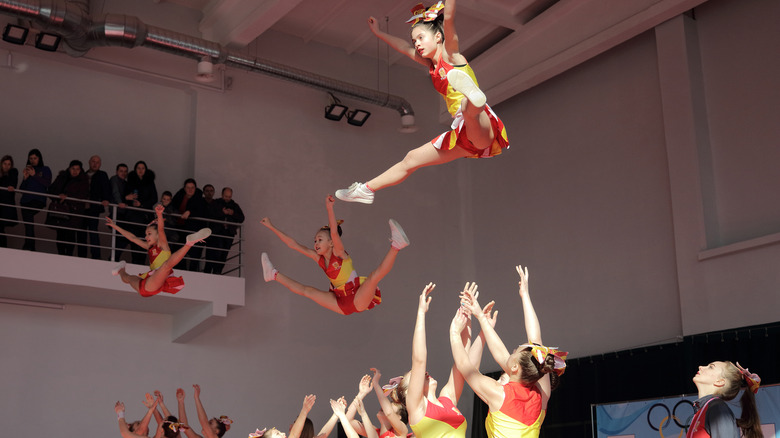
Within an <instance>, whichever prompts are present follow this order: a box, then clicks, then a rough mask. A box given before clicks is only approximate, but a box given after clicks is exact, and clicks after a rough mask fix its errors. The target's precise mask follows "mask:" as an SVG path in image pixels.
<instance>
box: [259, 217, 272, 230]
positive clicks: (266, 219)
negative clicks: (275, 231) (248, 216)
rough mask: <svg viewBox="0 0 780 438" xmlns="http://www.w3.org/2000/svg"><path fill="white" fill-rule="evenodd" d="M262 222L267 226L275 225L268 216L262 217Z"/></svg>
mask: <svg viewBox="0 0 780 438" xmlns="http://www.w3.org/2000/svg"><path fill="white" fill-rule="evenodd" d="M260 223H261V224H263V225H265V226H266V227H267V228H271V227H273V224H272V223H271V219H268V218H267V217H264V218H262V219H260Z"/></svg>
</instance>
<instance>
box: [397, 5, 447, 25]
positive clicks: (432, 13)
mask: <svg viewBox="0 0 780 438" xmlns="http://www.w3.org/2000/svg"><path fill="white" fill-rule="evenodd" d="M442 9H444V2H443V1H439V2H438V3H436V4H435V5H433V6H431V7H430V8H428V9H425V6H423V4H422V3H417V6H415V7H413V8H412V18H410V19H408V20H406V22H407V23H412V26H414V25H415V24H417V23H419V22H420V20H422V21H433V20H435V19H436V17H438V16H439V13H441V11H442Z"/></svg>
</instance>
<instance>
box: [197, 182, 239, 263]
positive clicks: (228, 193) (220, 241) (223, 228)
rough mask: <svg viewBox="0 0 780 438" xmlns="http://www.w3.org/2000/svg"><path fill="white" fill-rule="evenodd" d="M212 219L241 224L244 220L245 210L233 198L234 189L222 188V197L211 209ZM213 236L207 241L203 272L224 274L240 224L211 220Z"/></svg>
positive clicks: (210, 225)
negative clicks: (226, 261)
mask: <svg viewBox="0 0 780 438" xmlns="http://www.w3.org/2000/svg"><path fill="white" fill-rule="evenodd" d="M209 211H210V217H211V219H215V220H219V221H224V222H232V223H236V224H241V223H243V222H244V212H243V211H241V207H240V206H239V205H238V203H237V202H236V201H234V200H233V189H231V188H230V187H225V188H224V189H222V197H221V198H219V199H216V200H215V201H214V202H213V203H212V207H211V208H210V209H209ZM209 227H210V228H211V231H212V233H211V237H209V238H208V240H207V241H206V246H207V249H206V268H205V269H204V271H203V272H206V273H211V274H222V268H224V266H225V260H227V256H228V252H230V247H231V246H233V238H234V237H235V235H236V233H237V231H238V226H236V225H230V224H229V223H216V222H210V223H209Z"/></svg>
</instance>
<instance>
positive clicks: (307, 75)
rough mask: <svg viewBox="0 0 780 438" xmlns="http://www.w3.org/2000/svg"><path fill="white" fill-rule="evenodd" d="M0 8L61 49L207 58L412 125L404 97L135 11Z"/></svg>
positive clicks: (33, 0) (78, 4)
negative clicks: (57, 40) (251, 53)
mask: <svg viewBox="0 0 780 438" xmlns="http://www.w3.org/2000/svg"><path fill="white" fill-rule="evenodd" d="M0 13H2V14H6V15H10V16H13V17H16V18H19V19H21V20H29V21H30V22H31V23H32V24H33V27H35V28H36V29H40V30H42V31H45V32H51V33H56V34H58V35H60V36H61V37H62V40H63V42H65V43H66V51H67V52H68V53H69V54H71V55H73V56H81V55H84V54H85V53H87V52H88V51H89V50H90V49H92V48H93V47H101V46H118V47H125V48H133V47H147V48H150V49H155V50H160V51H163V52H167V53H170V54H172V55H177V56H183V57H187V58H192V59H194V60H197V61H200V60H202V59H203V58H204V57H208V58H209V59H211V61H212V62H214V63H217V64H225V65H227V66H231V67H237V68H241V69H244V70H248V71H252V72H257V73H263V74H266V75H269V76H273V77H276V78H280V79H286V80H289V81H292V82H296V83H299V84H303V85H307V86H309V87H313V88H317V89H320V90H323V91H327V92H331V93H337V94H340V95H343V96H348V97H351V98H353V99H357V100H361V101H364V102H368V103H371V104H374V105H378V106H383V107H387V108H392V109H395V110H396V111H398V112H399V114H400V115H401V124H402V130H403V129H405V128H406V129H408V128H411V127H412V126H413V125H414V111H413V110H412V107H411V105H410V104H409V102H407V101H406V99H404V98H402V97H400V96H395V95H391V94H388V93H383V92H381V91H378V90H372V89H370V88H366V87H361V86H359V85H354V84H350V83H347V82H343V81H338V80H336V79H332V78H328V77H326V76H321V75H318V74H315V73H311V72H307V71H304V70H299V69H296V68H293V67H289V66H286V65H282V64H278V63H275V62H272V61H268V60H265V59H261V58H252V57H247V56H246V55H245V54H242V53H238V52H234V51H230V50H228V49H226V48H225V47H223V46H220V45H219V44H217V43H213V42H211V41H206V40H204V39H201V38H195V37H192V36H189V35H184V34H181V33H178V32H173V31H171V30H167V29H162V28H159V27H156V26H151V25H147V24H145V23H144V22H143V21H141V20H140V19H139V18H138V17H134V16H130V15H119V14H107V15H106V16H105V17H104V18H103V19H94V18H93V17H91V16H90V12H89V2H88V1H81V0H0Z"/></svg>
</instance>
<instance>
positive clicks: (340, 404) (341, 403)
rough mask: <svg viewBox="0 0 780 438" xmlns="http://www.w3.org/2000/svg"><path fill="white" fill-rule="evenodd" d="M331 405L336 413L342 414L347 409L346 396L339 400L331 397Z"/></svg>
mask: <svg viewBox="0 0 780 438" xmlns="http://www.w3.org/2000/svg"><path fill="white" fill-rule="evenodd" d="M330 407H331V409H333V413H334V414H336V415H339V416H341V415H344V413H345V412H346V411H347V402H346V400H344V397H341V398H340V399H338V400H333V399H330Z"/></svg>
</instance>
